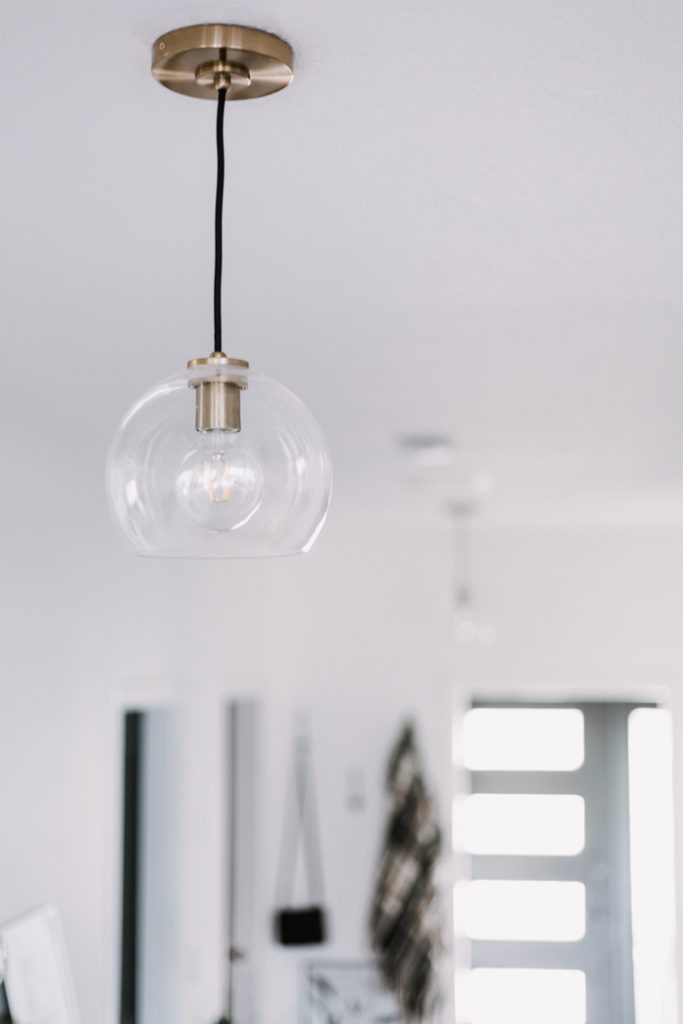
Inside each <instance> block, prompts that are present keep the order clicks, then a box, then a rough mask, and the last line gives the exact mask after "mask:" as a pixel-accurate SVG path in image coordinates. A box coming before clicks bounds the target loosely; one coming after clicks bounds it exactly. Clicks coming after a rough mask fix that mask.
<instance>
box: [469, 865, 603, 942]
mask: <svg viewBox="0 0 683 1024" xmlns="http://www.w3.org/2000/svg"><path fill="white" fill-rule="evenodd" d="M454 913H455V921H456V927H457V928H458V931H462V932H463V933H464V934H465V935H467V936H469V937H470V938H471V939H502V940H504V941H508V940H509V941H513V942H530V941H535V942H578V940H579V939H582V938H583V937H584V935H585V934H586V890H585V887H584V886H583V885H582V883H581V882H526V881H524V882H518V881H514V882H510V881H498V880H496V881H492V880H491V881H489V880H488V879H486V880H484V879H480V880H477V881H475V882H468V883H466V884H463V885H459V886H456V888H455V893H454Z"/></svg>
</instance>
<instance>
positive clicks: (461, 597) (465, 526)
mask: <svg viewBox="0 0 683 1024" xmlns="http://www.w3.org/2000/svg"><path fill="white" fill-rule="evenodd" d="M475 511H476V507H475V505H474V503H473V502H472V501H466V500H458V501H451V502H449V504H448V512H449V515H450V517H451V519H452V522H453V570H454V572H453V577H454V579H453V632H454V636H455V641H456V643H457V644H464V645H466V644H469V645H472V646H480V647H485V646H488V645H489V644H491V643H493V641H494V640H495V638H496V628H495V626H494V624H493V623H492V622H490V621H488V620H487V619H484V618H482V616H481V614H480V613H479V610H478V607H477V601H476V598H475V593H474V579H473V571H472V523H473V519H474V515H475Z"/></svg>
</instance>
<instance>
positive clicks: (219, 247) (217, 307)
mask: <svg viewBox="0 0 683 1024" xmlns="http://www.w3.org/2000/svg"><path fill="white" fill-rule="evenodd" d="M226 92H227V90H226V89H219V90H218V111H217V114H216V155H217V175H216V262H215V269H214V277H213V350H214V352H222V351H223V324H222V317H221V279H222V276H223V191H224V185H225V144H224V141H223V120H224V114H225V98H226Z"/></svg>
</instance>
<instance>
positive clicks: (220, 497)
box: [176, 430, 263, 531]
mask: <svg viewBox="0 0 683 1024" xmlns="http://www.w3.org/2000/svg"><path fill="white" fill-rule="evenodd" d="M196 437H197V443H196V444H195V445H194V446H193V447H192V449H191V450H190V451H189V452H188V454H187V455H186V456H185V458H184V459H183V461H182V463H181V465H180V470H179V472H178V475H177V477H176V494H177V496H178V500H179V502H180V504H181V506H182V507H183V508H184V510H185V512H186V513H187V514H188V516H189V517H190V519H192V521H193V522H194V523H196V524H197V526H200V527H202V528H203V529H206V530H216V531H225V530H236V529H237V528H238V527H240V526H244V524H245V523H246V522H248V521H249V519H251V517H252V516H253V515H254V513H255V512H256V511H257V509H258V508H259V506H260V504H261V502H262V501H263V470H262V468H261V466H260V464H259V462H258V460H257V458H256V457H255V455H254V454H253V452H252V451H251V449H250V448H249V447H248V446H247V445H246V444H245V443H244V442H243V441H242V439H241V436H240V434H239V433H236V432H233V431H228V430H207V431H206V432H203V433H200V432H197V434H196Z"/></svg>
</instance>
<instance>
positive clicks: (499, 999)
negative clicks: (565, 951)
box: [463, 967, 586, 1024]
mask: <svg viewBox="0 0 683 1024" xmlns="http://www.w3.org/2000/svg"><path fill="white" fill-rule="evenodd" d="M465 1003H466V1005H465V1006H464V1007H463V1010H464V1015H463V1020H467V1021H468V1022H469V1024H586V976H585V974H584V973H583V971H533V970H509V969H507V970H504V969H496V968H484V967H482V968H479V969H477V970H475V971H472V972H471V973H470V974H469V975H468V977H467V985H466V991H465Z"/></svg>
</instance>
